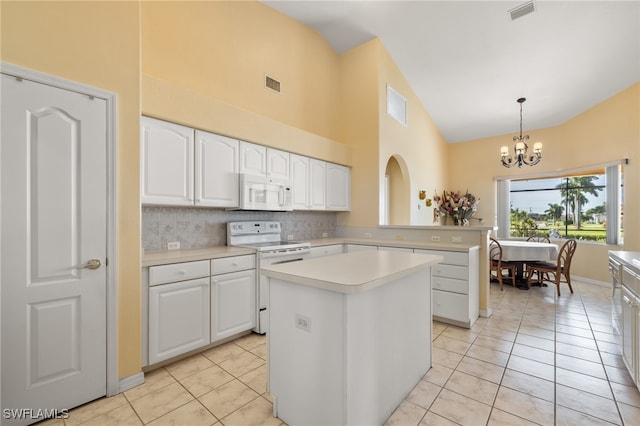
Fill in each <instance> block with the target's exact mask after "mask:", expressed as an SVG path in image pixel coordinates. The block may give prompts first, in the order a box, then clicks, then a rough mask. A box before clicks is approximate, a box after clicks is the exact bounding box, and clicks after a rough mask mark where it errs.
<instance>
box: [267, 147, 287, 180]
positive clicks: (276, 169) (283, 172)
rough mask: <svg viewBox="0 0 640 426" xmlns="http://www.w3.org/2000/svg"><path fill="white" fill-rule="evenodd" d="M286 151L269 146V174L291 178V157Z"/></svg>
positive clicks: (278, 177) (272, 176)
mask: <svg viewBox="0 0 640 426" xmlns="http://www.w3.org/2000/svg"><path fill="white" fill-rule="evenodd" d="M289 155H290V154H289V153H288V152H286V151H280V150H279V149H273V148H267V176H269V177H270V178H272V179H280V180H286V181H289V179H290V178H291V170H290V168H291V167H290V165H289V163H290V157H289Z"/></svg>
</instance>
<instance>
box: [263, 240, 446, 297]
mask: <svg viewBox="0 0 640 426" xmlns="http://www.w3.org/2000/svg"><path fill="white" fill-rule="evenodd" d="M442 260H443V258H442V256H435V255H428V254H418V253H403V252H392V251H359V252H353V253H343V254H336V255H333V256H324V257H317V258H313V259H306V260H303V261H301V262H290V263H282V264H279V265H271V266H265V267H263V268H261V269H260V271H261V273H262V274H264V275H266V276H268V277H271V278H277V279H281V280H283V281H289V282H294V283H296V284H302V285H307V286H311V287H316V288H320V289H323V290H329V291H335V292H339V293H346V294H350V293H359V292H363V291H367V290H371V289H373V288H375V287H378V286H381V285H384V284H387V283H390V282H392V281H395V280H397V279H398V278H402V277H404V276H407V275H410V274H412V273H414V272H417V271H419V270H421V269H424V268H427V267H430V266H432V265H435V264H437V263H440V262H442Z"/></svg>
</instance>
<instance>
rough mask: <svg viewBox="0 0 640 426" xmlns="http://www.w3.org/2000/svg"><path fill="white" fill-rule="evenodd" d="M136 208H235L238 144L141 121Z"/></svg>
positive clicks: (181, 128) (182, 128)
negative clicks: (138, 189) (138, 201)
mask: <svg viewBox="0 0 640 426" xmlns="http://www.w3.org/2000/svg"><path fill="white" fill-rule="evenodd" d="M140 143H141V166H140V168H141V186H142V187H141V195H140V200H141V202H142V204H161V205H174V206H194V205H195V206H209V207H237V206H238V198H239V190H238V150H239V141H237V140H235V139H231V138H227V137H225V136H220V135H216V134H213V133H208V132H203V131H200V130H197V131H196V130H194V129H192V128H190V127H185V126H180V125H178V124H173V123H168V122H166V121H162V120H156V119H154V118H149V117H142V119H141V121H140Z"/></svg>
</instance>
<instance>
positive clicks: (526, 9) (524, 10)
mask: <svg viewBox="0 0 640 426" xmlns="http://www.w3.org/2000/svg"><path fill="white" fill-rule="evenodd" d="M535 11H536V5H535V3H534V2H533V1H528V2H526V3H523V4H521V5H520V6H518V7H514V8H513V9H511V10H509V16H510V17H511V20H512V21H515V20H516V19H518V18H522V17H523V16H525V15H528V14H530V13H533V12H535Z"/></svg>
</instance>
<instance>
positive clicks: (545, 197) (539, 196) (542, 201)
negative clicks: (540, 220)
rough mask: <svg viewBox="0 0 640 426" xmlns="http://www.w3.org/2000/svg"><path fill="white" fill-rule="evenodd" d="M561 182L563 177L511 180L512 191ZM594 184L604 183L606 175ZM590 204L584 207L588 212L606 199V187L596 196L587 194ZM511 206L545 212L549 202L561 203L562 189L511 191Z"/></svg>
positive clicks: (553, 186)
mask: <svg viewBox="0 0 640 426" xmlns="http://www.w3.org/2000/svg"><path fill="white" fill-rule="evenodd" d="M560 182H561V178H553V179H536V180H524V181H511V191H516V190H519V189H524V188H527V189H541V188H555V187H556V186H557V185H558V184H559V183H560ZM593 183H594V185H604V184H605V176H604V175H601V176H600V177H599V179H598V180H596V181H594V182H593ZM586 196H587V199H588V200H589V202H588V204H587V205H585V206H584V207H583V208H582V211H583V212H586V211H587V210H589V209H590V208H593V207H595V206H599V205H601V204H602V203H604V202H605V201H606V197H605V192H604V189H603V190H602V191H599V192H598V196H597V197H594V196H593V195H591V194H587V195H586ZM510 202H511V208H513V209H516V208H517V209H520V210H525V211H527V212H530V213H541V214H544V212H545V210H548V209H549V203H555V204H561V205H562V201H561V198H560V191H559V190H553V191H540V192H511V196H510Z"/></svg>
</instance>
